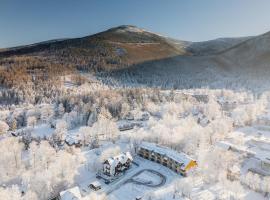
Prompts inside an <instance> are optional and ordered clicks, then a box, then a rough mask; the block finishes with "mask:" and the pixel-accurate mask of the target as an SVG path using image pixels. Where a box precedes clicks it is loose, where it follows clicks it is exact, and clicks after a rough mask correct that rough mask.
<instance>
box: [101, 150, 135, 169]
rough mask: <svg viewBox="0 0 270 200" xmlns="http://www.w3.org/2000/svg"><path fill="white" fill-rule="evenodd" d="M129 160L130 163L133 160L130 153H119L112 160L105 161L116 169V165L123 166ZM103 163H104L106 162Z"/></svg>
mask: <svg viewBox="0 0 270 200" xmlns="http://www.w3.org/2000/svg"><path fill="white" fill-rule="evenodd" d="M128 159H130V160H131V161H132V160H133V158H132V156H131V153H130V152H126V153H121V154H119V155H117V156H114V157H112V158H108V159H107V160H106V161H108V163H109V164H110V165H111V166H112V167H116V166H117V165H118V163H119V162H120V163H121V164H125V163H126V162H127V160H128ZM106 161H105V162H106Z"/></svg>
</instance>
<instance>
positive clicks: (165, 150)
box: [140, 142, 195, 169]
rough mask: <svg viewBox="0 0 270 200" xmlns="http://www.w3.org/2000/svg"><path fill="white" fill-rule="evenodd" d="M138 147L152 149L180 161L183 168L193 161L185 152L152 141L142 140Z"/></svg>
mask: <svg viewBox="0 0 270 200" xmlns="http://www.w3.org/2000/svg"><path fill="white" fill-rule="evenodd" d="M140 147H142V148H144V149H148V150H149V151H154V152H156V153H159V154H161V155H164V156H166V157H169V158H171V159H173V160H174V161H176V162H178V163H181V164H182V166H181V168H182V169H185V168H186V167H187V165H188V164H189V163H190V162H191V161H195V160H194V159H192V158H191V157H190V156H188V155H187V154H185V153H182V152H176V151H174V150H172V149H170V148H168V147H164V146H159V145H156V144H154V143H149V142H143V143H142V144H141V146H140Z"/></svg>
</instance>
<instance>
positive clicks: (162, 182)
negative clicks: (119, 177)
mask: <svg viewBox="0 0 270 200" xmlns="http://www.w3.org/2000/svg"><path fill="white" fill-rule="evenodd" d="M144 172H149V173H151V174H153V176H154V175H156V176H158V177H159V178H160V181H159V182H158V183H153V182H152V181H146V182H145V181H140V180H136V179H135V178H136V177H138V176H139V175H141V174H143V173H144ZM166 180H167V178H166V176H164V175H163V174H161V173H160V172H158V171H156V170H153V169H142V170H140V171H138V172H137V173H135V174H134V175H132V176H131V177H130V178H129V179H127V180H125V181H124V182H122V183H120V184H118V185H117V187H114V188H113V190H110V191H108V192H107V194H110V193H112V192H114V191H115V190H117V189H119V188H120V187H122V186H123V185H125V184H127V183H132V184H136V185H144V186H146V187H152V188H157V187H161V186H163V185H165V183H166Z"/></svg>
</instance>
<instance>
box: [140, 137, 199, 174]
mask: <svg viewBox="0 0 270 200" xmlns="http://www.w3.org/2000/svg"><path fill="white" fill-rule="evenodd" d="M137 153H138V155H139V156H141V157H143V158H145V159H148V160H151V161H154V162H157V163H160V164H162V165H164V166H166V167H168V168H170V169H171V170H173V171H175V172H176V173H180V174H181V175H183V176H186V174H187V172H188V171H189V170H190V169H192V168H194V167H196V166H197V162H196V161H195V160H194V159H192V158H191V157H189V156H188V155H186V154H184V153H180V152H176V151H174V150H172V149H169V148H167V147H163V146H159V145H156V144H154V143H148V142H143V143H142V144H141V145H140V147H139V148H138V151H137Z"/></svg>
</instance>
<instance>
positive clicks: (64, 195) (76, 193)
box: [60, 186, 82, 200]
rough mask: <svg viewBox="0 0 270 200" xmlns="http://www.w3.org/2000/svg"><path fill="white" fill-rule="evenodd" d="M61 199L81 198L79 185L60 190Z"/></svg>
mask: <svg viewBox="0 0 270 200" xmlns="http://www.w3.org/2000/svg"><path fill="white" fill-rule="evenodd" d="M60 197H61V200H81V199H82V196H81V192H80V189H79V187H78V186H76V187H74V188H70V189H68V190H65V191H62V192H60Z"/></svg>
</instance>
